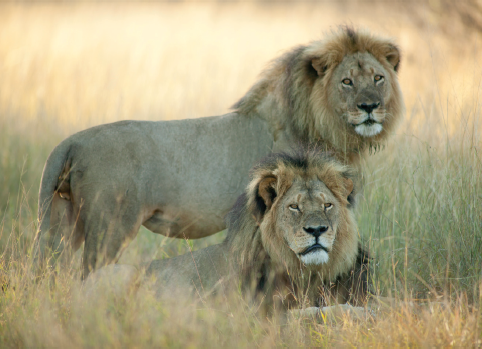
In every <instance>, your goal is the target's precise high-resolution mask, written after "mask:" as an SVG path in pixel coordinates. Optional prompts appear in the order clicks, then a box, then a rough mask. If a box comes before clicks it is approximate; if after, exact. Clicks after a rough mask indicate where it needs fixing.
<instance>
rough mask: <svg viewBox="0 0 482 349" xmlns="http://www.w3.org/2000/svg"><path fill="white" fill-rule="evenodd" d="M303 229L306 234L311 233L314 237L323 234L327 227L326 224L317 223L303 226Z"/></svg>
mask: <svg viewBox="0 0 482 349" xmlns="http://www.w3.org/2000/svg"><path fill="white" fill-rule="evenodd" d="M303 229H304V231H306V232H307V233H308V234H311V235H313V236H314V237H315V238H317V237H318V236H320V235H321V234H323V233H324V232H325V231H327V230H328V227H327V226H326V225H319V226H317V227H303Z"/></svg>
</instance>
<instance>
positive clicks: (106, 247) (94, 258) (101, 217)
mask: <svg viewBox="0 0 482 349" xmlns="http://www.w3.org/2000/svg"><path fill="white" fill-rule="evenodd" d="M143 218H144V217H143V216H142V215H141V214H140V213H132V212H124V213H123V214H111V213H109V212H105V211H104V212H95V213H93V214H91V215H90V216H89V219H88V221H87V222H88V224H89V225H88V226H86V229H85V231H86V237H85V246H84V255H83V261H82V264H83V273H82V279H83V280H85V279H86V278H87V276H88V275H89V273H90V272H91V271H93V270H96V269H99V268H101V267H103V266H105V265H107V264H110V263H113V262H115V261H117V259H119V257H120V255H121V254H122V251H123V250H124V249H125V248H126V247H127V246H128V244H129V242H130V241H131V240H132V239H133V238H134V237H135V236H136V235H137V232H138V231H139V228H140V226H141V223H142V221H143Z"/></svg>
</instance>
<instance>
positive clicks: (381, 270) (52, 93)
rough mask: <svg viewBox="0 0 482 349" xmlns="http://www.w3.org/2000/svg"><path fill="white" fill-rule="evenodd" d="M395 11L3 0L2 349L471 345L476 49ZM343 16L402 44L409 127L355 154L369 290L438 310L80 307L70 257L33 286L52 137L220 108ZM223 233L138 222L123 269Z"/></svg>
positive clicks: (476, 275) (105, 301)
mask: <svg viewBox="0 0 482 349" xmlns="http://www.w3.org/2000/svg"><path fill="white" fill-rule="evenodd" d="M391 6H392V7H389V5H386V4H378V5H377V4H374V3H370V5H369V6H367V5H366V4H363V3H361V4H359V5H357V3H354V4H352V3H349V2H348V3H342V4H341V5H337V4H335V3H329V4H326V3H324V4H319V5H318V4H313V3H309V4H304V5H298V6H295V5H293V4H290V5H289V6H287V5H284V6H274V5H269V6H267V5H242V4H238V5H193V4H185V5H179V4H175V5H149V4H141V5H113V4H97V5H93V4H68V5H56V6H54V5H31V4H30V5H0V29H1V30H0V77H1V78H0V210H1V211H0V212H1V213H0V255H1V259H0V284H1V286H2V291H1V292H0V341H1V343H2V346H8V347H19V346H26V347H37V346H39V347H52V346H67V345H69V346H73V347H85V346H108V347H121V346H138V347H141V346H198V345H202V346H208V345H209V346H212V345H214V346H252V345H255V346H260V347H271V346H278V345H286V346H300V345H309V346H315V345H343V346H345V345H346V346H349V345H356V346H382V347H384V346H393V345H396V346H481V343H482V342H481V341H480V338H481V335H482V326H481V324H480V317H481V310H480V309H481V308H480V304H481V297H482V293H481V292H482V290H481V283H482V279H481V275H482V256H481V255H482V253H481V251H482V190H481V188H482V154H481V145H482V142H481V134H480V132H481V124H480V120H481V116H482V115H481V114H482V113H481V108H480V102H479V101H480V100H481V92H480V86H481V81H482V79H481V77H482V67H481V62H480V45H481V43H482V42H481V39H480V37H478V36H477V35H472V34H470V33H469V34H466V35H465V36H464V37H463V38H461V39H458V40H453V39H451V38H446V37H445V36H444V35H443V33H441V32H439V31H438V29H437V27H432V26H431V23H430V22H427V23H423V24H424V25H423V26H422V27H421V26H419V24H418V22H417V23H414V22H412V21H411V18H410V17H408V16H406V15H405V14H404V12H403V11H401V7H400V8H397V7H395V9H394V8H393V6H397V5H396V4H395V5H393V4H392V5H391ZM339 23H353V24H355V25H361V26H367V27H369V28H370V29H372V30H373V31H376V32H380V33H384V34H386V35H391V36H394V37H396V38H397V39H398V41H399V42H400V45H401V48H402V50H403V53H404V55H403V61H402V68H401V73H400V81H401V85H402V89H403V91H404V95H405V101H406V106H407V116H406V119H405V120H404V121H403V122H402V123H401V125H400V127H399V129H398V131H397V134H396V135H394V137H393V138H392V139H391V141H390V143H389V144H388V145H387V147H386V148H385V149H383V150H381V151H380V152H378V153H376V154H373V155H371V156H370V157H368V158H367V160H366V161H365V162H364V163H363V169H364V190H363V193H362V197H361V199H360V206H359V209H358V213H357V219H358V222H359V231H360V238H361V239H362V241H363V242H364V244H365V245H367V246H369V247H370V251H371V253H372V255H373V257H374V264H375V274H374V278H373V280H372V283H373V285H374V286H375V287H376V288H377V289H378V290H379V292H380V293H381V294H383V295H386V296H391V297H395V298H397V299H400V300H413V299H417V300H431V301H437V302H439V303H440V304H432V305H426V306H421V307H420V308H412V307H409V306H408V305H403V306H401V307H397V308H394V309H393V310H392V311H389V312H388V314H385V315H383V316H379V317H378V318H377V319H376V320H375V321H369V322H354V321H352V320H350V319H346V320H345V321H342V322H340V323H338V324H336V325H332V326H324V325H318V324H315V323H313V322H309V321H308V322H300V321H299V320H290V321H287V322H282V321H281V320H279V319H273V320H270V321H265V320H264V319H260V318H259V317H258V316H257V314H256V312H255V311H254V310H253V309H250V307H249V305H247V304H245V303H244V301H243V300H242V298H240V297H239V296H237V295H235V296H233V299H229V300H228V301H226V302H224V303H222V304H209V303H195V304H185V302H183V301H182V300H179V303H178V304H165V303H158V302H156V301H155V300H154V299H152V298H150V296H149V295H148V294H142V293H141V296H139V297H137V298H135V299H134V298H133V297H130V299H132V301H130V302H126V298H125V297H117V296H114V295H109V294H106V295H96V297H93V298H89V299H86V298H85V296H84V292H82V290H81V284H80V281H79V277H78V272H79V259H80V254H77V255H76V258H75V260H74V261H73V263H72V266H71V268H67V269H62V270H57V272H58V275H57V277H56V278H55V281H54V279H52V278H50V277H49V275H46V277H45V278H43V279H42V280H40V281H37V282H36V281H35V280H34V277H33V275H32V274H31V268H30V266H31V256H30V248H31V243H32V239H33V237H34V235H35V232H36V229H37V220H36V219H37V218H36V210H37V195H38V194H37V193H38V187H39V182H40V176H41V172H42V168H43V164H44V162H45V160H46V158H47V156H48V153H49V151H50V150H51V149H52V148H53V147H54V146H55V145H56V144H58V142H60V141H61V140H62V139H63V138H65V137H67V136H68V135H70V134H72V133H73V132H76V131H79V130H81V129H84V128H86V127H89V126H93V125H97V124H101V123H105V122H111V121H116V120H120V119H149V120H160V119H177V118H187V117H199V116H206V115H216V114H221V113H224V112H226V111H227V110H228V107H229V106H230V105H232V104H233V103H234V102H235V101H236V100H237V98H239V97H240V96H242V94H243V93H244V92H245V91H246V90H247V88H248V87H249V86H250V85H251V84H252V83H253V82H254V81H255V79H256V75H257V74H258V73H259V71H260V70H261V69H262V68H263V67H264V66H265V65H266V63H267V62H268V61H269V59H271V58H273V57H275V56H277V55H279V54H280V53H281V52H282V51H283V50H285V49H288V48H289V47H291V46H293V45H296V44H300V43H305V42H307V41H309V40H312V39H318V38H320V37H321V36H322V33H323V31H326V30H328V29H329V28H330V26H333V25H336V24H339ZM220 136H222V135H220ZM222 239H223V234H218V235H214V236H211V237H209V238H206V239H201V240H196V241H192V242H186V241H183V240H174V239H167V238H164V237H162V236H158V235H155V234H152V233H150V232H148V231H147V230H145V229H142V230H141V232H140V233H139V235H138V237H137V238H136V239H135V240H134V241H133V242H132V243H131V244H130V246H129V247H128V248H127V250H126V251H125V252H124V254H123V256H122V258H121V260H120V262H121V263H127V264H132V265H141V264H142V263H144V262H147V261H148V260H150V259H152V258H162V257H169V256H174V255H177V254H180V253H184V252H187V251H188V250H189V248H194V249H198V248H202V247H205V246H208V245H210V244H213V243H216V242H219V241H221V240H222ZM188 245H189V246H188ZM188 247H189V248H188ZM126 292H129V291H128V290H126Z"/></svg>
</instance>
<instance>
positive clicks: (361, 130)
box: [355, 122, 383, 137]
mask: <svg viewBox="0 0 482 349" xmlns="http://www.w3.org/2000/svg"><path fill="white" fill-rule="evenodd" d="M382 130H383V127H382V125H381V124H379V123H378V122H375V123H370V124H368V123H366V122H364V123H362V124H359V125H357V126H355V132H356V133H358V134H359V135H360V136H363V137H373V136H376V135H377V134H379V133H380V132H382Z"/></svg>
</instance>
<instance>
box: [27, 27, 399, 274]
mask: <svg viewBox="0 0 482 349" xmlns="http://www.w3.org/2000/svg"><path fill="white" fill-rule="evenodd" d="M399 59H400V53H399V51H398V49H397V47H396V46H395V45H394V44H393V42H392V41H391V40H388V39H382V38H380V37H377V36H373V35H371V34H369V33H367V32H365V31H361V30H360V31H355V30H353V29H351V28H347V27H342V28H340V29H339V30H337V31H335V32H333V33H332V34H330V35H328V36H327V37H326V38H325V39H324V40H322V41H316V42H313V43H311V44H309V45H307V46H300V47H298V48H295V49H294V50H292V51H289V52H287V53H286V54H284V55H282V56H281V57H280V58H278V59H276V60H275V61H273V62H272V64H271V65H270V67H269V68H268V69H267V70H266V71H265V72H264V73H263V74H262V75H261V78H260V79H259V81H258V82H257V83H256V84H255V85H254V86H253V87H252V88H251V89H250V90H249V91H248V92H247V93H246V95H245V96H244V97H243V98H242V99H241V100H240V101H239V102H238V103H236V105H235V106H234V112H232V113H229V114H226V115H222V116H214V117H205V118H198V119H190V120H189V119H186V120H177V121H158V122H148V121H121V122H116V123H113V124H107V125H100V126H96V127H93V128H90V129H87V130H85V131H82V132H79V133H77V134H74V135H72V136H70V137H69V138H67V139H66V140H64V141H63V142H62V143H60V144H59V145H58V146H57V147H56V148H55V149H54V150H53V151H52V153H51V154H50V156H49V158H48V159H47V162H46V164H45V168H44V172H43V175H42V182H41V186H40V194H39V213H38V217H39V221H40V227H39V232H38V234H37V238H36V243H37V244H38V249H36V256H37V257H36V258H37V259H39V260H40V261H43V260H45V258H48V257H51V256H52V257H54V258H53V259H52V260H55V258H57V256H58V255H60V254H61V253H63V255H64V256H65V259H66V260H69V259H70V256H71V254H72V253H73V252H74V251H75V250H77V249H78V248H79V247H80V246H81V244H82V243H83V242H84V241H85V247H84V255H83V270H84V276H87V275H88V273H89V272H90V271H91V270H93V269H95V268H97V267H100V266H102V265H104V264H107V263H112V262H114V261H115V260H117V259H118V258H119V256H120V254H121V252H122V250H123V248H125V247H126V246H127V244H128V242H129V241H130V240H131V239H133V238H134V237H135V236H136V234H137V232H138V230H139V228H140V226H141V225H143V226H145V227H146V228H147V229H149V230H151V231H152V232H155V233H158V234H163V235H166V236H171V237H178V238H190V239H195V238H201V237H204V236H208V235H211V234H214V233H216V232H218V231H220V230H222V229H224V228H225V223H224V220H223V217H224V216H225V214H226V213H227V212H228V211H229V209H230V207H231V206H232V204H233V203H234V202H235V200H236V198H237V197H238V196H239V195H240V194H241V193H242V192H243V189H244V188H245V187H246V184H247V182H248V171H249V169H250V168H251V167H252V166H253V164H255V163H256V162H257V161H259V159H261V158H263V157H264V156H266V155H267V154H269V153H270V152H272V151H276V152H278V151H284V150H287V149H289V148H290V147H292V146H293V145H296V144H298V143H317V144H318V146H320V147H322V148H323V149H325V150H331V151H333V152H334V154H335V156H337V158H338V159H340V160H341V161H342V162H343V163H348V164H354V163H357V162H358V159H359V157H360V156H362V155H363V154H365V153H366V150H367V148H369V147H375V148H377V147H379V146H380V145H381V144H383V142H384V141H385V140H386V139H387V138H388V136H389V135H390V134H391V133H392V132H393V129H394V126H395V124H396V121H397V120H399V119H400V118H401V114H402V111H403V101H402V96H401V93H400V88H399V86H398V82H397V76H396V70H397V69H398V67H399ZM374 74H379V75H383V76H384V79H383V81H381V82H380V83H375V82H374ZM345 76H347V77H349V78H351V79H352V80H353V82H354V83H353V86H349V87H346V86H345V87H343V86H342V85H341V84H342V78H344V77H345ZM370 103H371V104H373V103H378V104H377V105H379V107H378V108H377V109H376V110H374V111H373V112H372V114H370V113H369V112H366V113H365V112H363V111H362V110H361V109H360V106H363V105H368V104H370ZM370 115H371V118H372V119H373V120H370ZM365 121H366V123H365ZM372 121H373V123H372ZM368 122H370V123H369V124H368ZM357 128H362V129H363V130H364V129H370V130H372V131H373V130H375V131H376V132H379V130H380V129H381V132H379V133H378V134H375V133H376V132H375V131H373V132H372V131H370V132H372V133H373V135H368V136H367V134H368V133H367V134H365V136H361V135H360V132H358V133H357V132H356V130H357ZM62 251H64V252H62ZM44 257H45V258H44Z"/></svg>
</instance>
